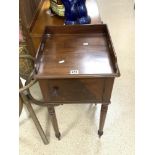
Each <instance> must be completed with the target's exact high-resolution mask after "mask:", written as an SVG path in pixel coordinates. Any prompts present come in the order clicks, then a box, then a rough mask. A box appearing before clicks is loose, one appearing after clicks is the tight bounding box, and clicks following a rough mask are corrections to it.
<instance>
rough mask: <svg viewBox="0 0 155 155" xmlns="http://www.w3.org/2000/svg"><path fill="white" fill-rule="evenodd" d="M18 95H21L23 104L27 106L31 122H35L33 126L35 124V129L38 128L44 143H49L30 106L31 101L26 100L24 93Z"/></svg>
mask: <svg viewBox="0 0 155 155" xmlns="http://www.w3.org/2000/svg"><path fill="white" fill-rule="evenodd" d="M20 95H21V98H22V100H23V101H24V104H25V105H26V107H27V110H28V111H29V113H30V116H31V117H32V120H33V122H34V124H35V126H36V128H37V130H38V132H39V134H40V136H41V138H42V140H43V142H44V144H48V143H49V142H48V139H47V137H46V135H45V133H44V131H43V129H42V127H41V125H40V123H39V121H38V118H37V116H36V114H35V112H34V110H33V108H32V106H31V103H30V102H29V101H28V100H27V98H26V96H25V95H24V94H20Z"/></svg>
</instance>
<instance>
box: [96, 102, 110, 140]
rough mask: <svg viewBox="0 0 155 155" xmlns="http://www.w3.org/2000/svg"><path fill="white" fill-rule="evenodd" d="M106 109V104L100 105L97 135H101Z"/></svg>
mask: <svg viewBox="0 0 155 155" xmlns="http://www.w3.org/2000/svg"><path fill="white" fill-rule="evenodd" d="M107 110H108V105H103V104H102V105H101V112H100V124H99V130H98V135H99V137H101V136H102V135H103V127H104V123H105V118H106V114H107Z"/></svg>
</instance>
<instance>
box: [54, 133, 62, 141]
mask: <svg viewBox="0 0 155 155" xmlns="http://www.w3.org/2000/svg"><path fill="white" fill-rule="evenodd" d="M55 137H57V138H58V140H60V138H61V134H60V132H59V133H58V134H55Z"/></svg>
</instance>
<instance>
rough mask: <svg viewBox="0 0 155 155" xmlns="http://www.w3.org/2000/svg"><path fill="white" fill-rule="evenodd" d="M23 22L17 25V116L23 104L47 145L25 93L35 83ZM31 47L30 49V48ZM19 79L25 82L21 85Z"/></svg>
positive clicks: (27, 35) (32, 62) (31, 58)
mask: <svg viewBox="0 0 155 155" xmlns="http://www.w3.org/2000/svg"><path fill="white" fill-rule="evenodd" d="M25 26H26V25H25V23H24V22H23V20H20V25H19V32H20V33H19V116H20V115H21V112H22V109H23V104H24V105H25V106H26V108H27V110H28V112H29V114H30V116H31V118H32V120H33V122H34V124H35V126H36V128H37V130H38V132H39V134H40V136H41V138H42V140H43V142H44V144H48V143H49V142H48V140H47V138H46V135H45V133H44V131H43V129H42V127H41V125H40V123H39V120H38V119H37V116H36V114H35V112H34V110H33V108H32V106H31V103H32V101H31V100H29V98H28V96H27V93H28V90H29V89H30V87H31V86H33V85H34V84H35V83H36V82H37V81H36V80H33V79H31V78H30V77H31V75H32V74H33V72H34V58H33V57H32V56H31V55H30V51H31V49H32V47H33V45H32V42H31V41H30V40H29V39H31V38H30V36H29V34H28V31H27V28H26V27H25ZM30 46H31V47H30ZM21 78H22V79H24V80H26V82H25V85H23V83H22V81H21Z"/></svg>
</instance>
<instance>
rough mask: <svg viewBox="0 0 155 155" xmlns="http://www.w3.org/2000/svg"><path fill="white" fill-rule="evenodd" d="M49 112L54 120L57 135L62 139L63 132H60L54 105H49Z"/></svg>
mask: <svg viewBox="0 0 155 155" xmlns="http://www.w3.org/2000/svg"><path fill="white" fill-rule="evenodd" d="M48 112H49V115H50V118H51V121H52V125H53V129H54V131H55V136H56V137H57V138H58V139H59V140H60V136H61V134H60V132H59V128H58V123H57V118H56V114H55V109H54V106H53V105H51V106H48Z"/></svg>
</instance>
